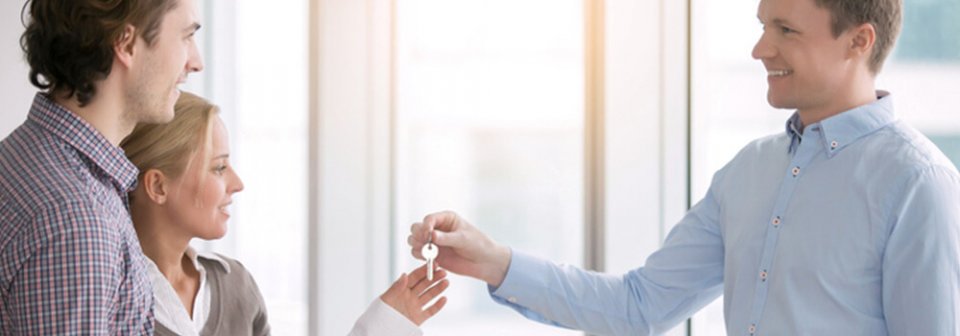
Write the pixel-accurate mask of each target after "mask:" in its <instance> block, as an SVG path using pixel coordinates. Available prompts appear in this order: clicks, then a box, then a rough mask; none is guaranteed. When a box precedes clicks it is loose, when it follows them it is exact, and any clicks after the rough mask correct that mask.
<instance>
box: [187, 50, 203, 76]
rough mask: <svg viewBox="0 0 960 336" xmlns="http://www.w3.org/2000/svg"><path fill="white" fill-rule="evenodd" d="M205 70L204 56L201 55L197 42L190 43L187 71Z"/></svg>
mask: <svg viewBox="0 0 960 336" xmlns="http://www.w3.org/2000/svg"><path fill="white" fill-rule="evenodd" d="M200 71H203V57H202V56H200V50H199V49H197V44H196V43H190V51H189V54H188V55H187V73H190V72H200Z"/></svg>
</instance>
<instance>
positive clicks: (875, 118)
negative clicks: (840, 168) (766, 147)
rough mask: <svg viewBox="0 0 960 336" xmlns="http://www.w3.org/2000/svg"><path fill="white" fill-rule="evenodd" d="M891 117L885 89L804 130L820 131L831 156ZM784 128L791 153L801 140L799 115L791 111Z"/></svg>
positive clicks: (891, 99) (891, 103) (825, 147)
mask: <svg viewBox="0 0 960 336" xmlns="http://www.w3.org/2000/svg"><path fill="white" fill-rule="evenodd" d="M894 120H896V117H895V116H894V114H893V98H892V97H891V96H890V93H889V92H886V91H877V100H876V101H874V102H872V103H869V104H866V105H861V106H858V107H855V108H853V109H851V110H847V111H844V112H841V113H839V114H837V115H834V116H832V117H829V118H827V119H824V120H821V121H820V122H817V123H815V124H813V125H809V126H808V127H807V129H819V130H820V132H819V133H820V135H821V136H822V140H823V141H821V143H822V145H823V146H824V149H825V150H826V152H827V156H828V157H833V156H834V155H836V154H837V153H839V152H840V151H841V150H843V149H844V148H846V147H847V146H848V145H850V144H852V143H854V142H856V141H857V140H858V139H860V138H862V137H864V136H866V135H868V134H870V133H873V132H874V131H876V130H878V129H880V128H883V127H884V126H886V125H888V124H890V123H891V122H893V121H894ZM786 127H787V134H788V135H790V137H791V139H792V140H793V141H791V143H790V148H789V151H790V152H791V153H792V152H793V151H794V150H795V149H796V145H797V144H799V142H800V141H801V140H802V139H803V135H802V134H801V133H800V132H799V131H798V130H800V129H803V128H804V127H803V124H802V122H801V121H800V115H799V114H797V113H796V112H794V114H793V116H791V117H790V119H789V120H787V125H786Z"/></svg>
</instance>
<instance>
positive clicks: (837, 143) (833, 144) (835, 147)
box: [830, 140, 840, 149]
mask: <svg viewBox="0 0 960 336" xmlns="http://www.w3.org/2000/svg"><path fill="white" fill-rule="evenodd" d="M837 146H840V143H839V142H837V141H836V140H834V141H832V142H830V149H837Z"/></svg>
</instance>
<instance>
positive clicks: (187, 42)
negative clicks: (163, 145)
mask: <svg viewBox="0 0 960 336" xmlns="http://www.w3.org/2000/svg"><path fill="white" fill-rule="evenodd" d="M199 28H200V25H199V24H198V23H197V14H196V9H195V6H194V1H193V0H180V1H179V3H178V4H177V6H176V7H175V8H174V9H173V10H172V11H170V12H168V13H166V14H165V15H164V17H163V20H162V21H161V23H160V29H159V32H158V33H157V36H156V39H155V40H154V41H153V43H152V44H148V43H147V42H146V40H144V38H143V37H142V36H141V37H137V41H136V45H135V46H134V48H135V49H136V50H140V52H139V53H137V54H136V58H135V60H134V62H133V68H132V69H131V78H130V82H131V84H130V85H129V86H128V87H127V89H126V92H125V97H126V100H127V102H128V104H129V106H128V109H127V111H129V112H128V113H132V114H134V115H133V118H132V119H133V120H136V121H138V122H152V123H157V122H168V121H170V120H171V119H173V105H174V103H176V101H177V98H178V97H179V96H180V91H179V89H177V85H179V84H181V83H183V82H184V81H185V80H186V78H187V75H188V74H189V73H191V72H197V71H200V70H202V69H203V61H202V60H201V57H200V53H199V51H198V50H197V45H196V43H195V41H194V33H195V32H196V31H197V29H199Z"/></svg>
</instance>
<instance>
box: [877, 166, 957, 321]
mask: <svg viewBox="0 0 960 336" xmlns="http://www.w3.org/2000/svg"><path fill="white" fill-rule="evenodd" d="M882 267H883V280H882V281H883V314H884V318H885V319H886V322H887V329H888V332H889V333H890V335H958V334H960V325H958V321H960V180H958V176H957V173H956V171H954V170H952V169H949V168H945V167H939V168H932V169H931V170H928V171H926V172H924V173H922V174H920V175H919V177H917V178H916V181H914V183H911V184H910V185H909V186H908V187H907V188H906V192H905V193H904V194H903V203H902V205H901V206H900V207H899V209H898V210H896V212H895V213H894V217H893V227H892V230H891V232H890V236H889V239H888V241H887V245H886V250H885V252H884V256H883V266H882Z"/></svg>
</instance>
